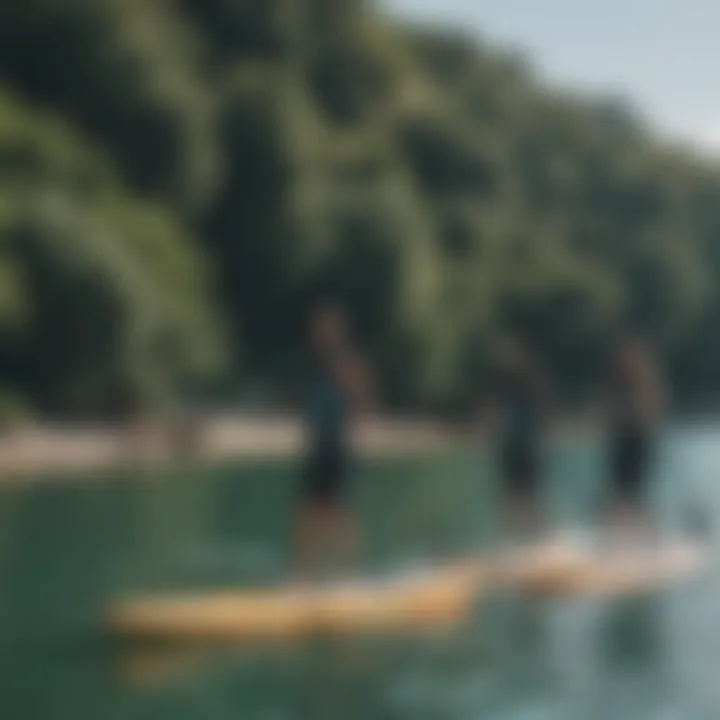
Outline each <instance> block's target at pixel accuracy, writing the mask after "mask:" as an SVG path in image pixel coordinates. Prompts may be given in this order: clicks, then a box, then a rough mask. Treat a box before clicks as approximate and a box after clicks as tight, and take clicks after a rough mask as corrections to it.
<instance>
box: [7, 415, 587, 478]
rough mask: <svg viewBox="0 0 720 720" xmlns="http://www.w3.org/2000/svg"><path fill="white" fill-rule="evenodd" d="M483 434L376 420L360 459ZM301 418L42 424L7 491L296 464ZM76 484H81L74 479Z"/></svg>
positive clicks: (10, 435)
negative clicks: (153, 472)
mask: <svg viewBox="0 0 720 720" xmlns="http://www.w3.org/2000/svg"><path fill="white" fill-rule="evenodd" d="M596 430H597V427H596V425H595V424H594V423H592V422H589V421H588V420H587V419H565V420H563V421H561V422H558V423H556V424H555V425H554V426H553V428H552V429H551V431H550V433H549V434H550V438H552V439H557V438H560V439H561V440H567V439H569V438H578V439H584V438H589V437H592V436H593V435H595V434H596ZM486 441H487V433H486V430H483V429H482V428H458V427H457V426H453V425H450V424H447V423H443V422H440V421H436V420H431V419H422V418H411V419H407V418H405V419H403V418H390V417H383V416H379V417H370V418H366V419H365V420H363V421H361V422H360V423H358V425H357V431H356V435H355V443H356V447H357V451H358V453H359V454H360V455H361V456H362V457H367V458H380V459H383V458H392V457H402V456H408V455H433V454H437V453H439V452H442V451H444V450H449V449H452V448H460V447H463V446H465V447H467V446H468V445H472V444H477V445H480V444H483V443H485V442H486ZM303 447H304V431H303V424H302V420H301V418H299V417H297V416H293V415H288V414H285V415H277V416H269V415H262V416H251V415H244V414H235V415H233V414H226V415H219V414H218V415H211V416H206V417H203V418H201V419H199V420H197V421H195V422H194V423H193V425H192V426H191V427H187V426H186V427H179V426H177V425H173V424H171V423H169V422H167V421H163V420H162V419H159V418H153V419H149V420H147V421H144V422H142V423H137V424H135V425H133V426H127V425H125V426H124V425H121V424H112V423H108V424H104V425H101V424H95V425H82V424H73V423H57V424H50V423H36V424H32V425H27V426H25V427H23V428H21V429H18V430H15V431H11V432H7V433H6V434H4V435H0V484H8V483H17V482H30V483H32V482H43V481H49V480H51V479H53V478H57V476H61V477H63V476H67V475H72V474H76V475H75V477H74V479H75V480H77V481H80V480H93V479H100V478H95V476H94V475H93V473H98V474H104V473H108V472H113V471H123V470H138V471H142V470H145V469H163V468H169V467H172V466H177V465H178V464H182V463H189V464H197V463H200V464H203V463H206V464H209V463H214V462H223V461H231V460H258V461H262V460H270V459H274V460H277V459H280V460H292V459H293V458H297V457H299V456H300V455H301V453H302V452H303ZM67 479H68V480H72V479H73V478H67Z"/></svg>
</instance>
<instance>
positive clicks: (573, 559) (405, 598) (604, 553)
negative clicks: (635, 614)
mask: <svg viewBox="0 0 720 720" xmlns="http://www.w3.org/2000/svg"><path fill="white" fill-rule="evenodd" d="M709 560H710V553H709V551H708V549H707V548H706V547H705V546H703V545H700V544H693V543H692V542H689V541H684V540H672V541H669V540H668V541H664V542H663V543H661V544H658V545H655V546H648V545H645V546H642V545H639V544H632V543H629V544H628V543H625V544H619V545H615V544H613V545H612V546H608V545H603V544H595V545H593V544H589V543H587V542H577V540H576V539H568V538H562V537H558V538H555V539H550V540H548V541H545V542H543V543H535V544H531V545H528V546H525V547H518V548H514V549H509V550H503V551H496V552H494V553H490V554H487V555H484V556H480V557H475V558H470V559H466V560H461V561H457V562H454V563H447V564H445V565H442V566H440V567H435V568H429V569H425V570H423V571H419V572H414V573H411V574H406V575H404V576H396V577H392V578H389V579H378V580H366V581H354V582H335V583H326V584H319V585H305V586H287V587H284V588H277V589H272V590H265V591H227V592H215V593H204V594H197V595H184V594H171V595H155V596H148V597H139V598H130V599H126V600H123V601H120V602H118V603H116V604H115V605H114V606H113V607H112V608H111V609H110V611H109V615H108V622H109V625H110V628H111V629H112V631H113V632H115V633H116V634H119V635H122V636H130V637H143V638H156V639H170V640H175V641H219V642H223V641H240V640H245V641H253V640H272V639H278V640H283V639H292V638H300V637H304V636H310V635H343V634H362V633H387V632H396V631H404V630H408V629H412V628H425V629H427V628H432V627H442V626H446V625H451V624H453V623H456V622H458V621H459V620H461V619H463V618H464V617H466V616H467V615H468V614H469V613H470V611H471V609H472V607H473V604H474V602H475V601H476V599H477V598H478V596H479V595H480V594H481V593H483V592H485V591H487V590H489V589H497V588H501V587H503V586H510V587H514V588H517V589H520V590H523V591H526V592H529V593H532V594H535V595H537V596H596V597H597V596H606V597H613V596H624V595H632V594H636V593H642V592H645V591H648V590H652V589H654V588H657V587H659V586H662V585H666V584H668V583H673V582H680V581H682V580H684V579H688V578H690V577H692V576H695V575H697V574H699V573H700V572H702V571H703V570H704V569H705V568H707V566H708V564H709Z"/></svg>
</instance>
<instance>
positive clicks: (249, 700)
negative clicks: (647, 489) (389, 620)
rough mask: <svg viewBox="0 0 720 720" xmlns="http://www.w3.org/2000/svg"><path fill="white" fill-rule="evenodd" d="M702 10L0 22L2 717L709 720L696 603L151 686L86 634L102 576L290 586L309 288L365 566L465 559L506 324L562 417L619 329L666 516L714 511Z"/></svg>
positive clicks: (582, 438)
mask: <svg viewBox="0 0 720 720" xmlns="http://www.w3.org/2000/svg"><path fill="white" fill-rule="evenodd" d="M719 13H720V11H719V10H718V8H717V7H716V6H715V5H713V4H711V3H710V2H709V0H685V2H680V0H677V1H675V0H665V1H664V2H650V1H649V0H636V2H632V3H623V2H619V0H615V1H614V2H606V3H604V4H602V6H601V5H600V4H598V3H591V2H589V0H575V1H574V2H573V3H570V2H568V1H567V0H553V2H549V1H548V2H546V3H543V4H542V5H541V4H537V3H534V2H530V1H529V0H527V1H523V0H514V1H513V2H509V1H506V2H504V3H491V2H486V1H485V0H385V1H384V2H382V3H379V2H378V3H375V2H371V1H370V0H4V2H2V4H1V5H0V336H1V338H2V340H1V342H0V428H1V436H0V470H1V472H2V478H1V479H0V714H1V715H2V717H3V718H8V720H41V719H42V720H51V719H52V718H58V719H60V718H62V719H65V718H70V717H72V718H73V719H74V720H83V719H84V718H118V719H120V718H122V719H124V718H153V719H154V718H165V717H173V718H176V719H177V720H181V719H182V718H196V717H197V718H208V719H209V718H230V717H234V718H238V717H243V718H244V717H247V718H267V719H268V720H270V718H272V719H277V720H279V719H280V718H295V717H312V718H314V717H326V718H338V719H340V718H351V717H357V718H375V717H377V718H405V717H407V718H410V717H412V718H414V719H418V718H486V717H487V718H503V720H504V719H506V718H508V719H512V718H528V719H530V718H532V719H535V718H538V719H539V718H553V719H554V718H560V717H568V718H571V720H584V719H585V718H591V717H598V718H600V717H603V718H633V719H635V718H637V719H638V720H639V719H641V718H652V719H653V720H660V719H661V718H670V717H673V718H682V719H683V720H692V719H693V718H712V717H718V716H719V715H720V698H718V697H714V696H713V693H715V694H716V690H715V688H714V687H713V682H712V681H711V680H710V679H709V678H707V677H706V675H707V674H710V675H712V668H713V667H716V663H717V661H718V660H720V657H718V656H717V647H719V646H718V645H717V643H716V642H714V638H715V636H714V635H713V630H714V631H715V632H720V626H718V627H715V626H716V625H718V622H717V619H715V614H716V613H714V612H713V611H712V601H713V600H714V597H715V595H713V593H715V594H717V593H720V584H716V585H715V586H713V587H711V588H707V587H705V588H704V589H703V591H702V592H700V591H696V592H695V593H694V594H691V593H689V591H684V592H683V593H680V595H681V596H680V597H679V598H678V597H676V596H675V595H673V597H672V598H670V599H668V598H667V597H665V596H663V597H652V598H650V599H644V600H643V601H642V602H638V601H636V602H634V603H630V606H628V607H625V606H623V608H621V609H620V610H617V609H615V610H613V611H612V612H610V611H607V612H605V613H600V612H599V611H597V608H587V607H585V606H583V607H582V608H575V607H573V608H564V612H563V613H558V612H557V608H551V609H548V608H546V607H542V608H540V607H525V606H523V605H522V604H519V605H518V604H512V603H510V604H507V603H505V604H502V606H500V607H497V608H492V607H491V608H487V607H485V608H483V609H482V610H479V611H478V615H477V617H476V618H474V620H473V621H472V622H471V627H470V628H465V630H464V631H462V632H459V633H458V634H457V635H454V636H447V637H444V638H442V639H438V638H417V637H413V638H403V639H397V640H393V641H391V640H390V639H388V638H381V639H374V640H372V641H371V640H358V641H355V642H348V643H346V644H343V645H342V646H328V645H326V644H323V643H321V642H313V643H309V644H308V645H307V646H302V647H293V648H291V649H287V648H284V649H277V648H275V649H272V650H268V649H255V650H253V651H251V652H250V651H245V652H242V653H231V654H228V655H227V656H224V657H222V658H213V659H212V662H210V663H208V664H206V665H203V668H202V669H201V670H194V671H191V672H189V673H186V674H183V675H182V676H181V680H177V677H176V676H174V675H173V676H172V677H171V678H170V679H169V680H167V678H165V673H159V674H160V675H161V676H162V677H163V682H162V683H160V687H159V688H158V687H157V686H156V685H153V686H152V687H151V688H148V687H147V686H146V684H145V683H141V687H137V686H136V685H135V684H133V683H132V682H129V683H128V682H125V676H124V675H123V673H122V672H119V671H118V670H117V668H118V666H121V667H123V668H124V667H125V661H124V659H123V658H124V657H125V655H124V649H120V648H118V647H116V646H115V645H114V644H113V643H112V642H110V641H109V640H108V639H107V638H105V637H104V635H103V633H102V632H100V630H99V629H98V628H99V623H100V621H99V618H100V617H101V614H102V609H103V607H104V606H105V604H106V603H107V601H108V600H109V599H111V598H113V597H116V596H117V595H118V594H122V593H124V592H127V591H128V590H131V589H141V590H147V589H150V588H152V587H157V586H163V587H176V586H182V587H187V586H193V587H194V586H212V587H214V586H216V585H217V584H219V583H220V584H223V583H224V584H228V583H233V584H241V585H255V584H257V583H259V582H267V581H269V580H272V579H275V578H279V577H282V576H283V573H284V572H285V570H286V569H287V555H288V549H287V546H288V543H289V540H288V537H289V524H290V517H291V507H292V504H293V498H294V492H295V490H294V487H295V477H296V474H297V473H296V468H295V463H294V457H295V454H296V452H297V449H298V447H299V443H300V442H301V440H300V434H299V429H298V428H299V426H298V423H297V421H296V420H295V416H296V412H297V408H298V404H299V400H298V398H300V397H301V394H302V391H303V376H302V368H303V353H304V346H303V337H304V335H303V333H304V329H305V326H304V321H305V317H306V312H307V307H308V303H310V302H311V301H312V300H313V299H314V298H317V297H319V296H322V295H328V294H331V295H333V296H334V297H337V298H340V299H341V301H342V303H343V305H344V306H345V307H346V308H347V309H348V313H349V315H350V316H351V317H352V319H353V324H354V327H355V329H356V332H357V335H358V338H359V341H360V344H361V346H362V348H363V350H364V352H365V353H366V355H367V357H368V359H369V362H370V364H371V365H372V368H373V371H374V375H375V377H376V381H377V385H378V396H379V398H380V399H381V401H380V406H379V408H378V411H377V417H376V418H375V419H374V420H373V422H372V423H370V424H369V425H368V426H367V427H365V429H364V430H365V435H364V436H363V437H364V443H365V445H364V447H366V448H367V455H368V462H367V464H366V465H365V467H364V471H363V472H364V477H365V482H363V483H362V490H361V492H360V495H361V498H360V500H359V510H358V512H359V513H360V517H361V519H362V522H363V524H364V526H365V527H366V528H367V529H368V530H367V536H368V538H369V539H368V543H369V549H368V559H367V563H368V564H369V565H374V564H378V565H382V564H386V563H388V562H390V561H392V560H393V559H400V558H403V557H408V556H410V555H411V554H412V553H413V552H429V551H430V548H432V549H433V550H437V549H439V548H441V549H442V550H443V551H444V552H447V550H448V549H453V550H457V551H461V550H466V549H467V548H468V547H470V546H471V545H474V544H477V543H481V542H483V540H484V539H485V538H488V537H491V536H492V534H493V532H494V527H495V524H496V518H495V515H496V512H495V509H494V507H493V505H492V502H493V500H492V498H493V492H494V491H493V482H492V479H493V473H492V470H491V468H490V463H489V461H488V455H487V452H486V450H485V449H484V448H483V447H482V443H481V442H478V443H475V442H472V443H468V442H467V435H465V436H464V437H463V438H462V440H461V439H460V436H459V433H458V423H462V422H463V421H466V420H468V419H470V418H472V416H473V413H474V412H475V409H476V407H477V403H478V399H479V398H481V397H483V395H484V393H485V392H486V391H487V389H488V388H487V385H488V380H487V378H488V375H487V372H486V369H487V368H488V367H489V365H490V364H491V363H492V359H493V353H494V352H495V351H496V348H497V346H498V343H500V342H501V341H502V340H503V339H504V338H506V337H508V336H522V337H523V338H524V339H525V340H526V341H527V342H528V343H530V344H531V345H532V347H533V348H534V350H535V352H536V353H537V355H538V356H539V357H541V358H542V360H543V363H544V365H545V366H546V367H547V368H549V369H550V372H551V374H552V378H553V384H554V386H555V390H556V394H557V401H558V405H559V407H560V408H561V416H562V418H561V419H564V420H566V425H572V428H574V429H577V428H579V427H585V425H582V424H581V423H579V421H578V420H579V419H581V418H584V417H585V414H586V409H587V407H588V403H589V401H590V400H592V398H593V397H594V393H595V392H596V383H597V377H598V374H599V373H600V372H601V369H602V366H603V363H604V362H605V358H606V356H607V352H608V346H609V343H611V342H612V339H613V338H615V337H616V336H617V335H618V334H619V333H623V332H628V331H632V332H638V333H641V334H642V335H643V337H645V338H646V339H647V340H648V341H649V342H650V343H651V344H652V346H653V348H655V350H656V351H657V354H658V356H659V358H660V360H661V364H662V366H663V367H664V370H665V373H666V375H667V377H668V380H669V384H670V385H671V387H672V390H673V392H672V408H673V415H672V423H671V424H670V425H671V426H670V427H669V428H668V432H667V435H668V440H667V448H668V459H667V460H666V461H665V462H664V463H663V475H664V476H667V477H666V479H667V480H668V482H666V483H664V484H663V485H662V487H664V488H667V493H665V495H663V497H664V498H665V505H664V506H663V507H667V508H669V510H668V513H669V514H670V515H672V512H673V509H674V508H675V509H677V508H678V507H680V505H682V503H683V502H684V500H682V497H685V496H688V495H691V496H692V497H693V498H694V502H696V503H698V502H699V503H701V504H704V505H705V506H706V507H709V508H713V509H714V508H716V507H720V495H718V493H717V490H716V489H715V488H713V485H712V480H713V478H714V475H715V473H716V472H717V469H718V466H720V451H718V450H717V449H716V448H717V440H718V439H720V434H719V433H720V429H718V428H717V426H715V425H714V420H713V418H714V413H715V412H716V411H717V407H718V403H719V402H720V373H718V371H717V368H718V367H720V335H719V334H718V333H717V332H716V327H717V323H718V321H720V294H719V288H720V284H719V283H718V279H719V277H720V161H719V160H718V157H717V155H716V153H715V150H714V149H713V148H716V147H717V141H718V133H717V132H716V130H717V120H718V118H720V107H718V105H717V103H715V101H716V100H717V95H716V93H715V83H716V78H717V71H718V69H719V68H718V61H717V53H716V49H715V38H714V36H713V33H712V29H713V28H716V27H717V22H718V21H720V14H719ZM713 103H715V105H713ZM713 114H714V115H713ZM587 429H588V432H587V433H583V434H582V435H580V434H579V433H574V434H573V433H569V432H567V433H565V434H563V435H562V438H561V440H562V441H558V443H557V448H556V450H555V451H554V455H553V461H552V463H551V468H552V469H551V471H550V472H549V473H548V475H549V480H548V487H549V490H548V494H549V500H548V502H549V504H550V505H551V506H552V507H553V508H554V511H555V512H556V513H557V514H558V515H563V516H568V517H571V518H573V519H574V520H575V521H580V520H582V519H584V518H586V517H589V515H590V514H591V513H592V508H593V507H594V503H595V498H596V496H597V494H598V492H599V491H598V487H599V485H600V480H599V479H598V476H599V475H600V474H601V464H600V463H599V462H598V461H597V454H598V453H597V447H596V445H597V443H596V438H595V434H594V432H593V426H592V422H589V423H587ZM421 456H422V457H421ZM678 481H681V482H678ZM661 494H662V493H661ZM668 498H669V499H668ZM713 503H714V504H713ZM713 512H714V510H713ZM708 593H710V595H712V597H711V596H710V595H709V594H708ZM488 615H490V616H492V617H493V618H494V621H490V619H489V618H488ZM616 615H617V616H616ZM663 618H664V619H663ZM713 623H714V624H713ZM615 640H617V642H618V643H619V645H618V646H616V644H613V643H614V642H615ZM622 642H625V643H626V645H627V647H626V646H625V645H622ZM711 646H712V647H711ZM713 648H714V649H713ZM121 650H122V652H121ZM713 652H714V653H716V654H715V655H714V656H713V655H712V653H713ZM139 664H140V666H141V667H142V668H144V667H145V665H144V664H143V662H140V663H139ZM130 665H131V667H132V668H135V663H134V662H130ZM152 667H153V668H155V665H152ZM158 672H159V671H158ZM703 673H705V675H703ZM139 674H140V675H141V676H142V678H145V676H146V674H147V673H145V672H144V671H141V672H140V673H139ZM155 674H157V673H155ZM155 674H154V673H153V672H150V675H151V676H153V677H155ZM579 674H582V677H579ZM131 675H132V676H133V677H135V675H136V673H134V672H133V673H131ZM173 678H174V679H173ZM166 680H167V681H166ZM330 688H332V690H333V692H332V693H330V692H329V689H330ZM330 695H331V696H332V697H329V696H330ZM611 696H612V701H611ZM573 703H575V704H574V705H573ZM613 703H614V704H613ZM611 705H612V707H611ZM588 707H590V708H592V709H591V710H587V708H588ZM563 713H564V714H563ZM590 713H594V714H590Z"/></svg>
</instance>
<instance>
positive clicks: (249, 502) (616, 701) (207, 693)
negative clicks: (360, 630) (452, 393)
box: [0, 428, 720, 720]
mask: <svg viewBox="0 0 720 720" xmlns="http://www.w3.org/2000/svg"><path fill="white" fill-rule="evenodd" d="M664 458H665V459H664V461H663V463H662V467H661V472H660V476H661V477H660V478H659V480H660V481H659V483H658V492H657V498H656V499H657V506H658V513H659V514H660V515H661V517H662V518H663V522H664V523H665V524H666V526H668V527H671V526H673V525H677V524H679V523H680V522H681V519H682V517H683V515H684V513H685V511H686V510H687V509H688V508H692V507H697V506H701V507H704V508H707V509H708V511H709V512H711V513H712V514H713V516H714V517H715V518H717V519H718V520H719V521H720V492H719V491H718V490H717V488H716V485H715V483H716V478H717V477H718V470H720V430H714V429H712V428H695V429H692V430H690V429H686V430H684V431H676V432H674V433H673V434H672V436H671V437H670V438H669V440H668V442H667V443H666V447H665V452H664ZM600 472H601V463H600V457H599V454H598V451H597V448H592V447H584V446H583V447H580V446H574V447H564V448H559V449H557V451H556V452H555V453H554V454H553V457H552V462H551V472H550V473H549V482H548V485H549V486H548V499H547V501H548V506H549V507H550V508H551V509H552V512H553V514H554V515H555V517H556V518H557V519H558V520H559V521H562V522H563V523H576V524H584V523H586V522H588V519H589V518H591V517H592V514H593V511H594V508H596V507H597V504H598V500H599V492H598V491H599V476H600ZM294 493H295V488H294V474H293V468H292V467H290V466H280V465H255V466H248V465H242V466H227V467H223V468H215V469H212V470H208V469H204V470H202V471H190V470H186V471H183V472H175V473H172V474H168V475H166V476H165V477H160V478H158V477H150V476H148V477H115V478H111V479H109V480H108V479H104V481H103V482H102V483H82V484H80V483H75V484H67V483H65V484H63V483H59V482H55V483H50V484H47V483H46V484H43V485H35V486H27V487H23V488H21V489H12V490H11V489H0V717H2V718H3V720H55V719H57V720H86V719H87V720H105V719H106V718H107V719H112V720H130V719H132V720H135V719H138V720H139V719H141V718H142V719H143V720H145V719H147V720H150V719H152V720H156V719H164V718H168V720H170V719H172V720H185V719H188V720H189V719H193V720H194V719H196V718H197V719H198V720H199V719H202V720H215V719H217V720H230V719H232V720H238V719H239V718H251V719H252V720H255V719H257V720H263V719H266V720H290V719H293V718H322V719H325V718H329V719H333V720H334V719H337V720H345V719H351V718H359V719H362V720H372V719H373V718H378V719H383V720H384V719H387V720H406V719H407V720H423V719H427V720H431V719H432V720H441V719H443V718H448V719H453V720H455V719H458V720H464V719H465V718H467V719H468V720H470V719H473V720H482V719H485V718H488V719H494V718H498V719H502V720H514V719H517V720H545V719H551V720H555V719H556V718H557V719H564V718H568V719H569V720H586V719H587V720H593V719H595V718H597V719H598V720H600V719H608V718H610V719H615V718H618V719H621V720H623V719H625V718H627V719H628V720H644V719H648V720H671V719H672V720H675V719H680V720H695V719H696V718H697V719H698V720H702V719H705V718H707V719H708V720H716V719H717V718H720V683H718V681H717V668H719V667H720V579H719V578H715V577H713V576H712V575H711V576H708V577H707V578H704V579H703V580H702V581H701V582H697V583H693V584H692V585H685V586H682V587H676V588H673V589H667V590H665V591H664V592H660V593H657V594H654V595H651V596H648V597H643V598H636V599H633V600H625V601H616V602H605V603H587V602H571V601H563V602H555V603H546V604H540V603H532V602H529V601H526V600H522V599H521V598H515V597H497V598H493V599H485V600H483V601H480V602H479V603H478V607H477V610H476V612H475V613H474V615H473V616H472V617H471V618H468V620H467V621H466V622H465V623H464V624H463V625H462V626H461V627H460V628H458V629H457V630H455V631H453V632H451V633H446V634H443V635H438V634H431V633H430V632H427V633H419V634H415V635H412V636H405V637H397V638H358V639H354V640H347V641H343V642H334V643H330V642H328V641H323V640H322V639H315V640H313V641H308V642H305V643H302V644H295V645H288V646H284V647H283V646H276V647H254V648H235V649H232V650H230V649H228V650H222V651H221V650H214V651H207V652H205V651H203V652H202V653H200V652H198V651H197V650H192V651H190V650H188V651H183V653H182V655H181V657H180V660H182V662H181V663H180V664H177V666H176V663H175V662H173V663H171V664H170V665H167V664H166V663H164V662H161V663H160V664H159V665H157V667H158V668H160V670H161V671H162V672H161V674H160V675H159V676H157V677H155V678H154V682H152V683H149V684H148V683H140V682H138V678H137V677H134V676H133V672H132V671H133V670H134V671H136V672H138V668H140V667H141V666H142V665H143V664H147V663H149V662H155V660H157V658H158V653H161V652H163V651H164V650H165V649H163V648H151V647H146V646H145V647H138V646H130V645H125V644H121V643H118V642H116V641H114V640H113V639H112V638H109V637H107V636H106V634H105V633H104V632H103V628H102V623H101V618H102V611H103V608H104V607H105V606H106V604H107V602H108V600H110V599H111V598H113V597H117V596H118V595H119V594H123V593H127V592H130V591H132V590H136V589H154V588H160V587H167V588H187V587H202V586H207V587H212V586H218V585H236V586H243V585H258V584H269V583H274V582H276V581H278V579H280V578H282V576H283V574H284V572H285V570H286V567H287V557H288V546H289V534H288V526H289V519H290V517H291V509H292V505H293V500H294ZM357 505H358V512H359V513H360V515H361V518H362V522H363V526H364V527H365V528H366V530H367V533H368V535H369V537H370V541H369V547H368V553H367V560H366V562H367V565H368V567H371V568H380V567H383V568H385V567H392V566H394V565H396V564H402V563H403V562H405V561H407V560H409V559H412V558H414V557H416V556H418V555H423V554H432V553H442V552H449V551H453V550H466V549H468V548H474V547H482V546H487V545H488V544H490V543H492V542H493V538H494V537H495V536H496V534H497V523H496V521H495V516H494V509H495V507H496V504H495V500H494V491H493V484H492V473H491V468H490V463H489V462H488V460H487V458H486V457H485V456H484V455H483V454H482V453H481V452H471V451H463V452H461V453H456V454H454V455H452V456H450V457H437V458H434V459H432V460H430V461H429V460H428V459H427V458H424V459H422V460H415V461H413V460H403V461H399V460H395V461H388V462H382V463H380V462H374V463H371V464H368V465H367V466H366V467H365V468H364V471H363V482H362V484H361V490H360V492H359V496H358V498H357ZM718 527H719V528H720V524H719V525H718ZM145 667H146V670H145V671H144V672H142V674H141V679H143V680H148V679H151V678H150V676H148V672H149V671H148V670H147V666H146V665H145ZM166 671H168V672H166Z"/></svg>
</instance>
